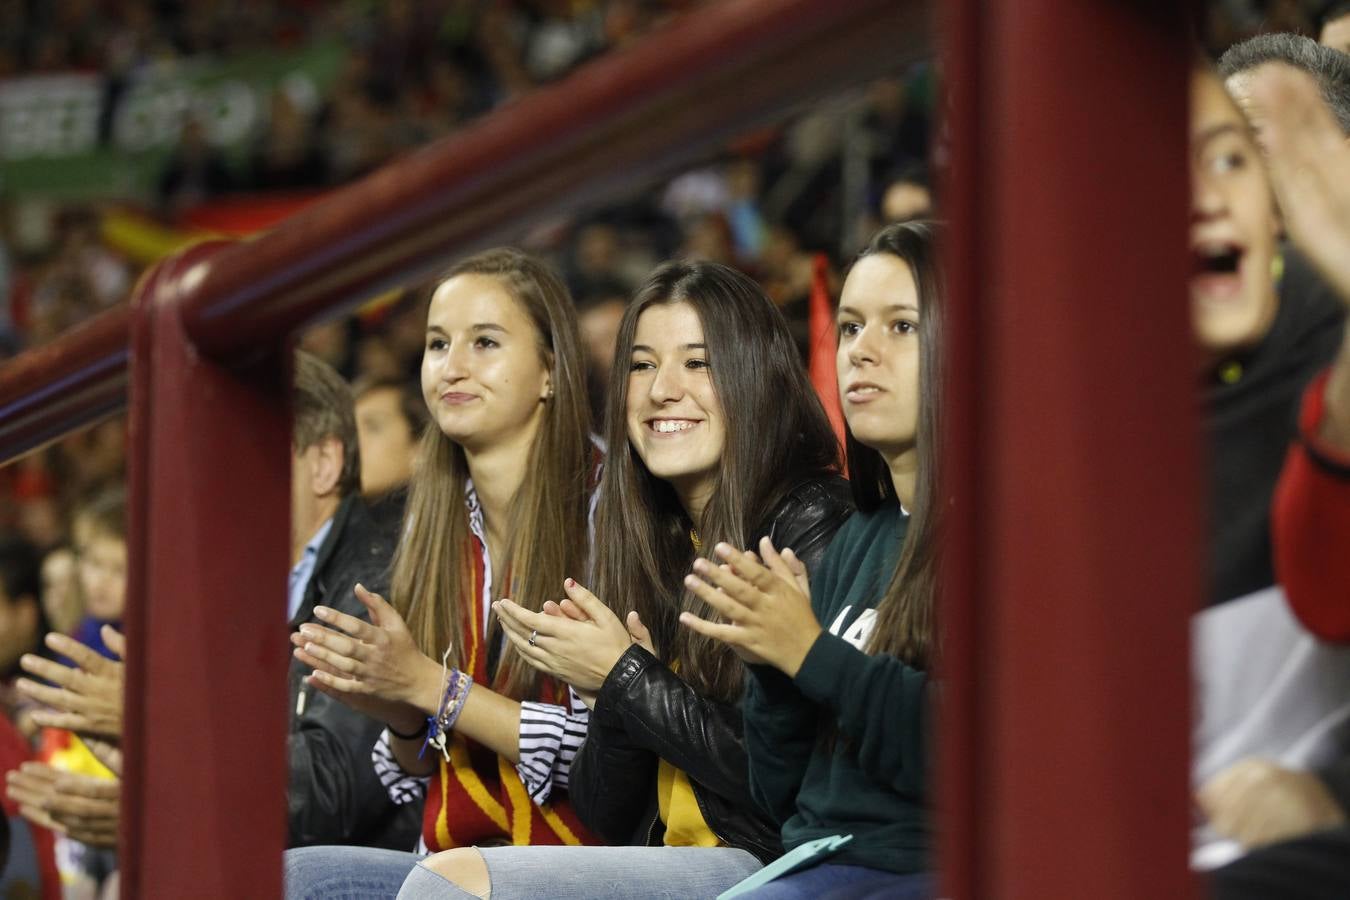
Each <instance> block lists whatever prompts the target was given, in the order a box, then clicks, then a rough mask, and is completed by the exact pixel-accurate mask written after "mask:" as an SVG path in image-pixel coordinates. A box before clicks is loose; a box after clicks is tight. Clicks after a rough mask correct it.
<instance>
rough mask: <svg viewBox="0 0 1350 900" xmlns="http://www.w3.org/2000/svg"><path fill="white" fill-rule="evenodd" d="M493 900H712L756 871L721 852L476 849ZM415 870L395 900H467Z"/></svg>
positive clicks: (755, 863)
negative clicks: (541, 898) (539, 898)
mask: <svg viewBox="0 0 1350 900" xmlns="http://www.w3.org/2000/svg"><path fill="white" fill-rule="evenodd" d="M479 852H480V853H482V855H483V861H484V862H485V863H487V869H488V878H489V881H490V883H491V884H492V900H526V898H534V897H548V898H549V900H631V898H637V897H640V898H643V900H698V898H707V900H712V898H713V897H716V896H717V895H718V894H720V893H722V891H725V890H726V889H727V888H729V887H731V886H732V885H733V884H735V883H736V882H738V881H740V880H741V879H743V878H746V877H747V876H749V875H751V874H753V873H755V872H757V871H759V869H760V868H761V866H760V862H759V860H757V859H755V858H754V857H753V856H751V855H750V854H749V853H746V852H745V851H744V850H732V849H729V848H723V847H483V848H481V849H480V850H479ZM474 897H475V895H474V894H470V893H468V892H467V891H465V890H462V889H461V888H459V887H458V886H456V885H455V884H453V883H451V882H449V881H447V880H446V879H444V878H442V877H441V876H440V875H437V874H436V873H435V872H432V871H431V870H430V869H426V868H424V867H422V866H417V867H416V868H415V869H413V871H412V873H411V874H409V875H408V880H407V881H405V882H404V883H403V890H401V891H400V892H399V894H398V900H469V898H474Z"/></svg>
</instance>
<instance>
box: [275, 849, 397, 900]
mask: <svg viewBox="0 0 1350 900" xmlns="http://www.w3.org/2000/svg"><path fill="white" fill-rule="evenodd" d="M421 858H422V857H420V856H418V855H417V854H416V853H405V852H403V851H401V850H377V849H375V848H374V847H297V848H296V849H294V850H287V851H286V854H285V857H284V859H285V868H286V900H394V898H395V897H396V896H398V889H399V887H400V886H402V884H403V879H405V878H407V877H408V873H409V872H411V871H412V870H413V868H414V867H415V866H416V865H417V861H418V860H419V859H421Z"/></svg>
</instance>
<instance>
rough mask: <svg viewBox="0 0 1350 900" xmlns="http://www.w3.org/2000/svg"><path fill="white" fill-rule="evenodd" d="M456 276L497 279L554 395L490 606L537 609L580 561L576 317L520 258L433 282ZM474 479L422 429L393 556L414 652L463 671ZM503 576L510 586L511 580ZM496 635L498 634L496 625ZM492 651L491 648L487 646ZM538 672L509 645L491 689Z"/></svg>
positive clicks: (540, 268) (581, 394)
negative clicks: (522, 316) (532, 341)
mask: <svg viewBox="0 0 1350 900" xmlns="http://www.w3.org/2000/svg"><path fill="white" fill-rule="evenodd" d="M457 275H486V276H490V277H492V278H495V279H497V281H498V282H499V283H500V284H501V285H502V287H504V288H505V289H506V292H507V293H508V294H510V295H511V297H512V298H514V299H515V301H516V302H517V303H519V304H520V308H521V309H522V310H524V312H525V313H526V314H527V315H528V316H529V318H530V320H531V321H532V322H533V323H534V327H535V331H536V335H535V336H536V339H537V341H538V348H539V358H540V360H541V361H542V362H543V364H544V365H545V367H547V368H548V369H549V370H550V373H551V376H552V387H553V396H552V397H551V398H550V399H549V400H547V401H544V403H545V409H544V415H543V421H542V422H541V423H540V426H539V431H538V434H537V435H536V437H535V440H534V445H533V446H532V447H531V448H530V454H529V462H528V463H527V465H526V470H525V478H524V480H523V481H522V482H521V485H520V487H519V489H518V490H517V492H516V496H515V501H514V502H513V503H512V505H511V509H512V513H511V522H510V523H509V526H510V527H509V528H506V529H503V531H504V533H506V534H509V535H510V539H509V541H508V543H507V547H506V555H505V557H504V558H503V559H501V560H494V563H495V565H494V566H493V571H494V574H495V576H496V577H495V583H494V584H493V586H492V594H493V598H494V599H499V598H501V597H503V596H509V597H511V598H512V599H513V600H515V601H516V602H517V603H519V604H521V605H522V606H525V607H527V608H528V609H531V610H534V611H535V612H538V611H539V610H540V609H541V608H542V606H543V603H544V601H545V600H548V599H554V598H556V597H558V596H561V592H562V583H563V579H564V578H567V577H568V576H569V575H576V574H579V573H580V572H581V571H582V567H583V566H584V565H585V563H586V558H587V539H586V538H587V527H586V513H587V503H588V501H587V498H588V494H589V491H588V487H589V483H590V480H591V475H590V470H591V467H592V451H591V446H590V441H589V432H590V410H589V407H588V406H587V402H586V385H585V380H584V377H583V374H582V372H583V368H582V361H581V349H580V347H581V342H580V338H579V336H578V331H577V318H576V310H575V309H574V308H573V306H572V301H571V298H570V296H569V295H568V293H567V289H566V288H565V287H563V284H562V282H561V280H559V278H558V276H557V275H555V274H554V273H553V271H552V270H551V269H549V268H548V267H547V266H545V265H544V264H543V263H541V262H539V261H538V260H536V259H534V258H532V257H530V256H527V255H526V254H524V253H521V252H519V251H517V250H511V249H495V250H487V251H484V252H483V253H479V254H477V255H476V256H471V257H469V258H468V259H465V260H463V261H462V262H460V263H458V264H457V265H455V266H454V267H452V268H451V269H449V270H448V271H446V272H445V273H444V274H442V275H441V276H439V277H438V278H437V279H435V280H434V282H433V284H434V285H435V286H439V285H441V284H443V283H444V282H446V281H448V280H449V279H451V278H454V277H455V276H457ZM468 478H469V467H468V462H467V460H466V459H465V456H464V449H463V448H462V447H461V446H460V445H459V444H456V443H455V442H454V441H452V440H450V439H449V438H448V437H446V436H445V434H443V433H442V432H441V430H440V429H439V428H437V427H436V425H435V422H434V421H433V422H432V424H431V425H429V426H428V427H427V428H426V430H425V431H424V432H423V435H422V441H421V444H420V446H419V450H418V459H417V463H416V467H415V469H414V475H413V479H412V486H411V490H410V492H409V496H408V506H407V512H406V513H405V517H404V534H403V540H402V541H401V542H400V543H399V547H398V551H397V552H396V553H395V555H394V571H393V578H392V584H391V592H392V594H393V603H394V606H395V608H397V609H398V611H399V613H400V614H402V616H403V617H404V619H405V620H406V621H407V623H408V629H409V630H410V631H411V632H412V635H413V638H414V639H415V640H416V641H417V645H418V647H419V648H420V649H421V651H422V652H423V653H425V654H427V655H428V656H430V657H432V658H433V659H440V658H441V654H442V653H444V652H445V650H446V648H447V647H448V648H449V649H450V656H449V662H450V664H451V665H456V666H462V665H464V664H465V662H466V659H465V646H464V633H465V630H466V628H467V627H469V623H472V622H473V620H474V604H477V603H479V602H480V598H479V596H477V595H475V593H474V589H475V586H474V585H473V571H474V564H473V558H472V552H473V551H472V547H473V545H472V533H471V531H470V529H469V516H468V512H467V510H466V508H465V482H466V481H467V480H468ZM508 579H509V581H508ZM493 622H494V626H493V634H492V635H491V636H490V638H489V640H491V639H493V638H495V635H496V630H497V627H499V626H497V625H496V620H495V619H494V620H493ZM485 646H487V645H485ZM541 683H542V679H541V676H540V675H539V674H538V673H537V672H536V671H535V669H534V668H533V667H531V666H530V665H529V664H528V663H527V662H526V661H525V660H524V659H523V658H522V657H521V656H520V654H519V653H518V652H517V651H516V650H515V648H514V647H513V646H511V645H509V644H508V645H507V646H506V647H505V649H504V650H503V651H502V657H501V659H500V660H499V661H498V664H497V669H496V672H495V674H494V677H493V686H494V687H495V688H496V689H497V690H499V691H500V692H501V693H503V694H506V695H507V696H509V697H513V698H517V699H521V698H528V697H531V696H535V695H536V694H537V693H538V691H539V689H540V686H541Z"/></svg>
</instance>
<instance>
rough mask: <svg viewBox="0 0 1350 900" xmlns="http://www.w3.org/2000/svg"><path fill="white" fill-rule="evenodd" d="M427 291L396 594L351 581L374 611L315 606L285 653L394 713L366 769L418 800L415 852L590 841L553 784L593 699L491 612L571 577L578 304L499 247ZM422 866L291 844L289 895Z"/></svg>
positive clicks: (341, 694) (333, 689)
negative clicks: (541, 661) (520, 645)
mask: <svg viewBox="0 0 1350 900" xmlns="http://www.w3.org/2000/svg"><path fill="white" fill-rule="evenodd" d="M435 285H436V286H435V289H434V291H433V292H432V295H431V300H430V304H429V307H428V313H427V329H426V344H425V348H424V353H423V358H422V379H421V380H422V394H423V398H424V399H425V401H426V405H427V408H428V410H429V412H430V413H431V419H432V422H433V423H434V425H435V427H432V428H428V429H426V432H425V434H424V436H423V439H422V444H421V448H420V455H419V459H418V463H417V465H416V467H415V474H414V477H413V481H412V485H411V493H410V496H409V500H408V507H407V513H406V518H405V528H404V537H403V540H402V542H401V543H400V546H399V548H398V552H397V553H396V555H395V558H394V571H393V578H392V581H391V593H392V600H393V603H392V604H390V603H386V602H385V601H384V600H383V599H382V598H380V597H378V596H376V595H373V594H369V593H368V592H365V591H364V589H362V588H359V587H358V589H357V594H358V596H359V597H360V598H361V600H362V602H363V603H364V604H365V606H366V608H367V609H368V610H369V613H370V622H364V621H362V620H359V619H356V618H354V617H351V616H345V615H342V614H341V613H338V612H336V611H334V610H328V609H324V608H320V609H317V610H316V615H317V616H318V617H319V618H321V619H322V620H323V621H324V622H325V623H326V624H327V625H328V626H330V627H328V628H323V627H320V626H317V625H305V626H303V628H302V629H301V631H300V632H298V633H297V634H296V635H295V636H294V642H295V644H296V650H295V653H296V656H297V658H299V659H300V660H301V661H302V662H304V663H306V664H308V665H311V666H313V667H314V670H315V671H314V674H313V675H311V676H310V683H311V684H312V685H313V686H314V687H315V688H317V689H319V690H322V691H324V692H326V693H329V694H331V695H333V696H336V697H338V698H339V699H341V700H343V701H344V702H347V703H349V704H351V705H352V706H354V707H356V708H358V709H361V710H363V711H365V712H366V713H368V714H369V715H371V716H372V717H374V718H377V719H379V720H381V721H383V722H385V723H386V724H387V725H388V729H387V730H386V732H385V733H384V734H383V735H382V736H381V739H380V743H379V744H378V745H377V746H376V748H375V759H374V771H373V772H370V773H364V775H365V776H366V777H376V776H378V777H379V778H380V780H381V781H382V782H384V784H385V786H386V788H387V789H388V791H389V794H390V796H391V798H392V799H393V800H394V801H395V802H396V803H400V804H402V803H409V802H422V801H423V799H424V798H425V807H424V814H423V832H422V840H423V842H424V843H425V845H426V846H427V847H428V848H430V849H433V850H440V849H445V848H447V847H456V846H465V845H471V844H476V843H481V844H500V843H507V844H510V843H545V844H575V843H581V842H586V841H588V840H589V836H588V833H587V830H586V829H585V827H584V826H583V825H581V823H580V822H579V821H578V819H577V818H576V817H575V816H574V814H573V813H572V811H571V808H570V805H569V804H568V802H567V798H566V793H565V791H566V788H567V785H568V769H569V766H570V763H571V761H572V755H573V754H574V753H575V751H576V746H577V745H578V744H579V743H580V741H581V736H582V735H584V734H585V730H586V721H587V718H588V715H589V714H588V711H587V710H586V709H585V707H584V706H582V705H581V704H580V702H579V701H577V700H576V699H575V698H574V697H572V696H571V695H570V694H569V692H568V691H567V689H566V687H565V686H564V685H561V684H559V683H558V682H556V681H555V680H553V679H551V678H549V677H547V676H546V675H543V674H541V673H539V672H538V671H537V670H536V669H535V668H534V667H533V666H531V665H530V664H529V663H528V662H527V661H526V660H525V659H524V658H523V657H522V656H521V654H520V652H519V651H518V650H517V649H516V648H515V647H514V646H513V645H512V644H510V643H509V642H508V641H507V640H506V639H505V638H504V636H503V634H502V631H501V627H500V623H499V622H498V620H497V619H496V618H495V617H493V616H492V615H491V607H492V604H493V602H494V601H496V600H498V599H500V598H502V597H505V596H510V597H513V598H515V600H516V601H517V602H518V603H519V604H521V606H522V607H523V608H525V609H529V610H539V609H542V608H543V606H544V604H545V602H546V601H548V600H549V599H550V598H552V597H554V596H556V595H557V593H558V590H559V587H560V585H561V584H562V582H563V579H564V578H567V577H569V576H570V575H573V574H579V573H581V572H583V571H585V566H586V560H587V558H588V552H589V542H588V540H587V534H588V528H587V514H588V508H589V503H590V496H591V493H592V488H593V487H594V482H595V471H596V467H597V463H598V454H597V452H596V450H595V448H594V446H593V445H592V443H591V441H590V437H589V409H588V406H587V402H586V391H585V384H584V380H583V374H582V359H581V350H580V344H579V338H578V332H577V323H576V314H575V311H574V309H573V307H572V303H571V300H570V298H569V297H568V295H567V291H566V288H564V287H563V285H562V283H561V282H560V281H559V279H558V278H557V276H556V275H554V274H553V273H552V272H551V271H550V270H549V269H548V268H547V267H546V266H544V265H543V264H541V263H540V262H538V261H536V260H534V259H532V258H530V257H529V256H526V255H525V254H522V253H519V252H517V251H513V250H505V249H500V250H490V251H486V252H484V253H481V254H479V255H477V256H474V257H471V258H469V259H467V260H465V261H463V262H461V263H459V264H458V265H456V266H455V267H453V268H452V269H450V270H449V271H448V272H446V273H445V274H444V275H442V276H441V277H439V278H438V279H437V280H436V282H435ZM433 723H434V725H433ZM438 736H439V738H440V739H441V742H442V743H441V745H440V746H435V745H433V746H431V747H428V746H427V744H428V742H429V739H433V738H437V737H438ZM354 777H357V776H354ZM428 778H429V779H430V784H429V785H428ZM409 849H411V848H409ZM416 860H417V857H416V856H415V855H414V854H412V853H399V852H394V851H379V850H373V849H362V848H349V847H344V848H323V847H315V848H302V849H299V850H292V851H290V852H288V854H287V858H286V866H287V895H288V896H289V897H292V898H295V897H326V896H332V895H334V894H335V893H341V892H343V891H345V890H348V889H351V888H352V886H353V885H357V884H360V885H363V886H364V887H363V890H364V889H373V890H377V892H378V890H384V891H385V892H386V893H387V894H389V895H392V894H393V893H394V892H395V891H397V889H398V885H399V884H400V883H401V882H402V881H403V878H404V876H405V875H406V874H407V872H408V871H409V870H410V869H411V868H412V867H413V865H414V863H415V862H416ZM372 885H379V886H382V887H379V888H372V887H371V886H372Z"/></svg>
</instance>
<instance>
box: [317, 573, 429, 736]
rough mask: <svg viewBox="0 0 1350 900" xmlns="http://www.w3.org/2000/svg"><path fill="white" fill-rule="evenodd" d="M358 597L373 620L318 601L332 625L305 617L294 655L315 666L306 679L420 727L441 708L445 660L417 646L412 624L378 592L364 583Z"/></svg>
mask: <svg viewBox="0 0 1350 900" xmlns="http://www.w3.org/2000/svg"><path fill="white" fill-rule="evenodd" d="M356 598H357V599H358V600H360V601H361V603H362V604H363V605H364V606H365V607H366V609H367V610H369V611H370V621H369V622H363V621H361V620H360V619H358V618H356V617H355V616H349V615H347V614H346V613H341V612H338V611H337V610H335V609H332V608H330V607H327V606H318V607H315V609H314V615H315V616H317V617H318V618H320V619H322V620H323V621H324V622H325V623H327V624H328V625H329V626H332V627H329V628H325V627H324V626H322V625H315V624H313V623H308V622H307V623H305V624H304V625H301V626H300V630H299V631H297V632H294V633H293V634H292V635H291V643H293V644H294V645H295V658H296V659H298V660H300V661H301V662H302V663H304V664H305V665H307V666H311V667H313V669H314V673H313V674H312V675H310V676H309V677H308V678H307V679H306V682H307V683H308V684H310V685H311V686H312V687H314V688H316V689H317V690H320V691H322V692H323V693H325V694H328V695H329V696H331V697H334V698H336V699H338V700H341V701H342V702H344V703H346V704H348V705H349V706H351V707H353V708H354V709H357V710H360V711H361V712H364V713H366V714H367V715H369V716H371V717H372V718H375V719H379V720H381V721H383V722H386V723H387V724H389V725H390V726H392V727H393V728H394V729H395V730H396V731H402V732H410V731H416V730H417V728H418V727H419V726H420V725H421V721H422V719H424V718H426V717H427V716H433V715H435V714H436V710H437V709H438V708H439V706H440V702H441V694H442V692H443V690H444V687H445V685H444V684H443V683H442V680H441V664H440V663H438V662H436V661H435V660H433V659H430V658H428V657H427V656H426V654H424V653H422V651H420V650H419V649H417V645H416V644H415V643H414V642H413V638H412V634H411V633H409V631H408V626H407V625H406V624H405V623H404V621H403V618H402V617H401V616H400V615H399V614H398V612H397V611H395V609H394V608H393V607H392V606H390V605H389V604H388V603H387V602H385V600H384V598H383V597H381V596H380V595H378V594H372V593H371V592H370V591H368V590H366V589H365V588H364V587H362V586H361V585H359V584H358V585H357V586H356Z"/></svg>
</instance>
